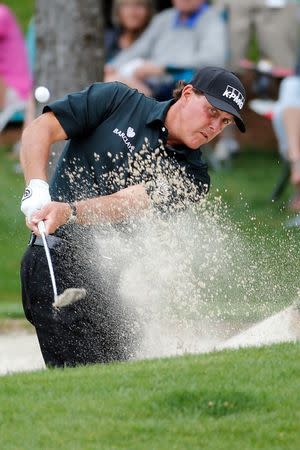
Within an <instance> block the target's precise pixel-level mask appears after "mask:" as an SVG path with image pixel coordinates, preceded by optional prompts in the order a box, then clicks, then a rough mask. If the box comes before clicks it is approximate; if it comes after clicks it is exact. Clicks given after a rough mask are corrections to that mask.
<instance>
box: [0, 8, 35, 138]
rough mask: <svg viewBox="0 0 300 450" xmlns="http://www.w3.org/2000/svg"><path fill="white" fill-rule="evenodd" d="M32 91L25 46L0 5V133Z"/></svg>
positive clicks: (11, 17) (9, 13)
mask: <svg viewBox="0 0 300 450" xmlns="http://www.w3.org/2000/svg"><path fill="white" fill-rule="evenodd" d="M31 90H32V80H31V74H30V69H29V65H28V58H27V52H26V46H25V41H24V37H23V35H22V31H21V29H20V27H19V25H18V23H17V20H16V17H15V16H14V14H13V13H12V11H11V10H10V9H9V8H8V7H7V6H5V5H4V4H2V3H1V4H0V131H2V130H3V128H4V127H5V126H6V124H7V122H8V121H9V120H10V118H11V117H12V115H13V114H14V113H15V112H16V111H18V110H22V109H24V108H25V106H26V102H27V100H28V98H29V96H30V93H31Z"/></svg>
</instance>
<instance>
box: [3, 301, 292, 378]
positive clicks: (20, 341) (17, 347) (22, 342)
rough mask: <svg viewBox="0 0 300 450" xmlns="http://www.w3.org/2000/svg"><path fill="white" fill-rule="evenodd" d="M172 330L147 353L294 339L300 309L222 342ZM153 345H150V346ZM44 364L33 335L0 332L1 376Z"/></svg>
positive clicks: (202, 350) (203, 350)
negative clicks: (159, 344)
mask: <svg viewBox="0 0 300 450" xmlns="http://www.w3.org/2000/svg"><path fill="white" fill-rule="evenodd" d="M171 335H172V333H167V334H166V335H165V336H161V337H162V341H163V343H164V345H163V346H162V347H161V348H158V347H157V342H155V341H153V342H149V341H148V343H149V344H150V346H149V348H148V349H147V352H146V355H141V356H146V357H148V358H151V357H159V356H170V355H174V354H182V353H185V352H188V353H207V352H210V351H214V350H223V349H228V348H229V349H230V348H242V347H257V346H261V345H271V344H274V343H279V342H295V341H296V340H298V339H300V312H299V309H297V308H295V307H294V306H290V307H289V308H286V309H284V310H282V311H280V312H279V313H277V314H274V315H273V316H271V317H269V318H268V319H265V320H263V321H261V322H259V323H258V324H256V325H253V326H252V327H250V328H249V329H247V330H245V331H242V332H241V333H239V334H237V335H235V336H233V337H231V338H230V339H227V340H226V341H221V340H220V339H216V338H213V337H211V336H202V337H201V338H200V339H198V341H197V338H196V337H195V335H193V334H192V333H190V332H188V333H185V334H181V340H180V345H179V341H178V336H177V340H174V339H172V336H171ZM151 344H152V345H151ZM44 367H45V365H44V361H43V358H42V355H41V351H40V348H39V344H38V340H37V338H36V335H35V334H27V333H17V332H14V333H6V334H2V335H0V375H5V374H9V373H13V372H21V371H22V372H24V371H33V370H40V369H43V368H44Z"/></svg>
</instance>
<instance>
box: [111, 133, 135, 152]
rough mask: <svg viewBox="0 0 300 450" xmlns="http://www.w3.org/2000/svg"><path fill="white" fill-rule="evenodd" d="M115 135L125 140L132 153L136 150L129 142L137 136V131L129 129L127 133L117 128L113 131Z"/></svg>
mask: <svg viewBox="0 0 300 450" xmlns="http://www.w3.org/2000/svg"><path fill="white" fill-rule="evenodd" d="M113 133H114V134H117V135H118V136H120V138H121V139H122V140H123V142H124V144H125V145H126V147H127V148H128V150H129V151H130V152H132V151H133V150H134V149H135V146H134V145H132V144H131V142H130V141H129V138H133V137H134V136H135V131H134V129H133V128H132V127H128V128H127V131H126V133H125V132H124V131H121V130H119V128H115V129H114V130H113Z"/></svg>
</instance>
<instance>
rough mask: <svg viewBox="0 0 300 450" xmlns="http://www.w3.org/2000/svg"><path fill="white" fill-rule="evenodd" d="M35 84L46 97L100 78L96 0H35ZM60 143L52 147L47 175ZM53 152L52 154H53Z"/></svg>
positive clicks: (100, 27)
mask: <svg viewBox="0 0 300 450" xmlns="http://www.w3.org/2000/svg"><path fill="white" fill-rule="evenodd" d="M35 17H36V43H37V55H36V76H35V85H36V86H46V87H47V88H48V89H49V91H50V94H51V97H50V101H53V100H55V99H57V98H60V97H62V96H64V95H65V94H67V93H69V92H74V91H78V90H81V89H83V88H85V87H86V86H88V85H89V84H91V83H93V82H94V81H101V80H102V78H103V64H104V51H103V14H102V5H101V1H99V0H84V1H83V0H37V7H36V16H35ZM61 148H62V145H61V144H60V145H57V144H55V145H54V146H53V148H52V156H51V165H50V167H49V172H50V175H51V174H52V171H53V168H54V166H55V164H56V162H57V159H58V157H59V154H60V152H61ZM53 153H54V155H53Z"/></svg>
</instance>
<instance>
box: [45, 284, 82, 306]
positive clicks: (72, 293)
mask: <svg viewBox="0 0 300 450" xmlns="http://www.w3.org/2000/svg"><path fill="white" fill-rule="evenodd" d="M85 296H86V290H85V289H84V288H69V289H66V290H65V291H64V292H63V293H62V294H60V295H58V296H57V297H56V298H55V301H54V303H53V307H54V308H63V307H65V306H68V305H71V304H72V303H75V302H78V300H82V299H83V298H85Z"/></svg>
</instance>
